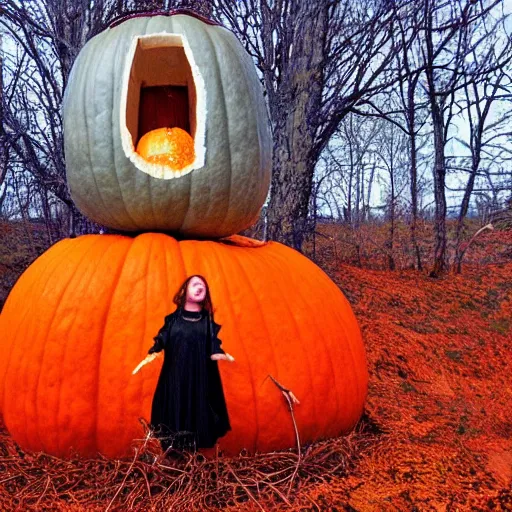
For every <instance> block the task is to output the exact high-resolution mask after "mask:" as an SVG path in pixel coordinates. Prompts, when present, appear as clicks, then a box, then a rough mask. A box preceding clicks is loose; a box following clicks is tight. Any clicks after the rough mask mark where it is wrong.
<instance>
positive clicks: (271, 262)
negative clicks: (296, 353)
mask: <svg viewBox="0 0 512 512" xmlns="http://www.w3.org/2000/svg"><path fill="white" fill-rule="evenodd" d="M276 245H278V246H280V245H281V244H280V243H279V242H273V243H272V244H271V246H274V247H275V246H276ZM289 250H290V251H295V249H291V248H290V249H289ZM295 252H297V251H295ZM271 256H272V257H270V258H268V259H267V263H268V265H273V266H274V268H277V269H278V270H281V268H282V267H281V265H276V260H277V261H279V259H276V257H275V256H276V255H275V253H274V252H272V253H271ZM288 266H289V258H288V259H287V260H285V265H284V267H285V268H287V267H288ZM274 286H276V287H278V288H279V289H280V290H282V288H281V287H280V284H279V282H277V281H275V282H274ZM283 303H284V306H285V308H286V310H287V311H288V313H289V316H290V317H291V318H292V322H293V325H294V326H295V336H296V337H297V339H299V340H300V343H298V345H299V346H300V347H301V348H302V350H303V353H304V359H305V360H306V361H307V363H306V367H307V369H308V376H309V383H310V386H311V388H310V389H311V391H312V390H314V389H315V387H316V386H315V383H314V380H313V373H312V371H311V365H310V364H309V360H308V351H307V349H306V345H305V343H304V338H303V334H302V330H301V328H300V326H299V324H298V322H297V319H296V318H295V316H294V314H293V312H292V310H291V308H290V305H289V304H288V301H286V300H285V301H283ZM290 328H291V326H290ZM283 385H285V386H286V385H287V384H286V383H284V384H283ZM292 391H293V390H292ZM311 403H312V411H313V417H314V421H313V422H312V423H311V424H312V425H318V424H319V423H318V419H319V415H318V412H317V404H316V400H315V397H314V396H312V399H311ZM316 429H318V427H316ZM315 436H316V432H315Z"/></svg>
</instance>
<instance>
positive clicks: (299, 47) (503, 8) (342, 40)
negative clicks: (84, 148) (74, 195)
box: [0, 0, 512, 276]
mask: <svg viewBox="0 0 512 512" xmlns="http://www.w3.org/2000/svg"><path fill="white" fill-rule="evenodd" d="M183 6H184V7H191V8H194V9H196V10H198V11H200V12H202V13H203V14H206V15H208V16H210V17H213V18H215V19H217V20H219V21H220V22H222V23H223V24H224V26H226V27H228V28H230V29H231V30H233V32H234V33H235V34H236V35H237V36H238V37H239V38H240V40H241V41H242V43H243V44H244V45H245V47H246V48H247V50H248V52H249V53H250V54H251V56H252V57H253V59H254V62H255V64H256V65H257V67H258V69H259V72H260V77H261V81H262V85H263V89H264V93H265V96H266V99H267V102H268V109H269V113H270V117H271V121H272V128H273V135H274V156H273V158H274V161H273V177H272V186H271V192H270V196H269V199H268V204H267V206H266V207H265V208H264V209H263V211H262V216H261V219H260V222H259V223H258V225H257V226H256V227H255V228H254V230H252V233H251V234H253V235H254V236H259V237H265V238H267V239H273V240H279V241H281V242H283V243H286V244H288V245H290V246H292V247H295V248H296V249H299V250H301V249H303V247H304V246H305V245H306V244H308V247H311V246H312V247H313V249H312V250H313V251H314V247H315V240H316V237H318V236H325V235H322V234H321V233H320V231H319V224H320V223H322V222H326V221H330V222H336V223H340V224H343V225H344V226H345V227H346V228H347V229H349V230H350V232H353V233H358V232H359V230H361V229H362V228H363V227H364V226H367V225H368V224H379V225H381V226H384V227H385V233H386V236H385V240H384V241H383V242H382V251H384V252H385V254H386V257H387V262H388V266H389V268H390V269H394V268H396V266H397V262H396V255H395V244H396V236H397V229H398V228H399V227H400V229H401V230H403V229H406V231H407V237H408V240H409V243H408V248H409V249H408V251H409V252H408V255H407V257H408V259H409V262H408V265H410V266H414V268H417V269H428V270H429V271H430V272H431V274H432V275H433V276H436V275H440V274H441V273H443V272H445V271H446V270H447V269H448V267H449V266H451V265H453V266H454V268H458V269H459V270H460V267H461V262H462V259H463V257H464V252H465V250H466V249H467V247H468V242H469V241H470V240H471V239H472V237H474V235H475V234H476V233H477V232H478V230H479V229H480V228H482V227H485V226H487V225H488V224H491V226H492V225H493V223H494V224H496V222H500V223H501V226H505V227H507V226H510V223H511V221H510V210H511V202H512V165H511V159H512V132H511V131H510V121H511V119H510V118H511V113H510V107H511V106H512V103H511V101H512V96H511V92H512V83H511V74H510V73H511V70H512V64H511V58H512V40H511V37H510V33H511V31H512V21H511V20H510V17H509V15H508V14H507V2H505V1H503V0H502V1H500V0H450V1H447V0H395V1H389V0H368V1H366V2H360V1H356V0H348V1H347V0H344V1H341V0H329V1H327V0H309V1H308V2H295V1H289V0H274V1H270V2H266V1H259V0H236V1H235V0H214V1H212V2H205V1H188V2H186V1H185V2H183V1H182V2H179V1H178V2H172V1H158V2H145V1H131V0H100V1H94V2H91V1H88V0H64V1H61V0H24V1H20V0H4V1H3V2H2V6H1V7H0V15H1V18H0V36H1V39H0V57H1V60H0V67H1V74H0V76H1V82H0V90H1V124H0V139H1V143H0V220H2V221H16V222H18V223H21V224H22V225H23V226H25V227H26V232H27V236H28V238H29V240H30V229H29V227H28V226H29V225H34V223H38V224H39V225H40V226H42V227H43V229H44V233H45V244H46V245H47V246H49V245H51V244H52V243H54V242H55V241H56V240H58V239H60V238H63V237H66V236H70V235H75V234H80V233H87V232H98V231H99V230H100V229H101V228H102V227H101V226H98V225H95V224H93V223H91V222H89V221H87V219H85V218H84V217H83V216H82V215H81V214H80V213H79V212H78V211H77V210H76V208H75V207H74V205H73V203H72V201H71V199H70V196H69V192H68V188H67V185H66V176H65V156H64V151H63V137H62V118H61V103H62V97H63V91H64V88H65V86H66V81H67V77H68V75H69V72H70V70H71V67H72V64H73V61H74V59H75V57H76V56H77V54H78V52H79V51H80V48H81V47H82V46H83V45H84V44H85V43H86V41H87V40H88V39H89V38H91V37H92V36H94V35H95V34H97V33H98V32H100V31H101V30H103V29H105V28H106V27H108V26H109V24H110V23H111V22H112V21H113V20H114V19H116V18H117V17H119V16H121V15H125V14H127V13H129V12H133V11H155V10H167V9H171V8H175V7H183ZM90 100H91V101H94V98H91V99H90ZM468 219H469V220H470V221H471V222H468ZM425 222H428V223H429V224H428V225H429V229H430V230H431V231H432V236H433V240H434V248H433V251H432V253H431V254H429V255H428V256H425V254H423V253H422V251H421V248H420V243H419V236H422V235H420V234H419V225H420V224H421V225H422V226H423V225H424V223H425ZM447 223H450V226H451V229H450V231H449V232H448V230H447ZM487 229H490V227H488V228H487ZM106 231H108V230H106ZM477 236H478V235H477ZM447 247H452V251H451V253H450V254H448V249H447Z"/></svg>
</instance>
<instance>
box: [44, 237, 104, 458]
mask: <svg viewBox="0 0 512 512" xmlns="http://www.w3.org/2000/svg"><path fill="white" fill-rule="evenodd" d="M95 241H97V242H98V244H96V245H98V246H100V249H101V245H103V244H104V242H105V239H96V240H95ZM96 250H97V249H96V247H95V250H94V252H96ZM107 253H108V250H104V251H103V254H102V258H104V257H105V255H106V254H107ZM87 260H88V261H89V258H87ZM100 261H101V259H100V260H99V261H98V260H96V259H95V258H94V257H93V258H92V261H91V267H92V272H90V273H89V271H90V270H91V269H87V268H84V266H83V265H82V264H81V261H80V262H78V263H76V268H77V269H79V270H80V271H81V275H79V278H80V280H83V279H86V278H88V281H89V282H90V279H91V278H92V277H93V276H94V275H95V274H96V273H97V272H98V271H99V272H101V269H102V268H103V267H102V266H101V265H100V264H99V262H100ZM84 276H85V277H84ZM75 277H77V273H76V272H75V273H74V274H73V276H72V278H71V280H70V281H69V282H68V284H67V285H66V287H65V291H67V290H68V289H69V286H70V285H71V281H73V279H75ZM60 302H61V301H59V304H60ZM56 309H58V308H56ZM77 316H78V315H77V314H76V312H75V316H74V317H73V320H72V322H71V323H70V325H69V328H68V332H70V333H72V332H73V327H74V325H75V323H76V320H77ZM50 329H51V326H50ZM70 348H72V347H71V344H70V343H64V350H63V351H62V355H61V357H60V360H59V362H58V365H59V367H60V368H66V367H67V365H66V358H67V356H68V353H69V349H70ZM56 364H57V363H56ZM41 366H43V365H41ZM59 377H60V378H59V385H58V389H59V397H58V400H57V407H56V413H55V423H56V424H57V425H60V424H61V422H60V420H59V417H60V414H61V404H62V402H63V399H62V392H63V390H64V389H65V386H63V381H64V380H65V378H66V376H65V375H64V372H62V371H61V372H60V374H59ZM38 387H39V385H38ZM38 418H40V415H39V414H38ZM37 427H38V431H39V430H42V431H44V428H41V426H40V424H39V423H38V425H37ZM60 441H61V438H60V437H59V436H58V434H56V436H55V438H54V439H52V441H51V445H53V446H56V447H57V451H58V452H59V453H64V451H65V449H64V448H62V449H61V446H60Z"/></svg>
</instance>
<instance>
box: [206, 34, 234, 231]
mask: <svg viewBox="0 0 512 512" xmlns="http://www.w3.org/2000/svg"><path fill="white" fill-rule="evenodd" d="M205 34H206V37H207V38H208V40H209V41H210V45H211V47H212V49H213V54H214V55H215V59H213V62H214V64H215V69H216V71H217V76H218V78H219V81H218V84H219V86H220V87H219V88H220V92H221V95H220V96H221V101H220V104H221V105H222V110H223V114H224V115H223V119H224V120H225V121H224V126H225V128H224V130H223V132H224V133H226V134H227V135H228V142H227V144H226V147H227V155H228V160H229V162H228V164H229V189H228V191H227V192H226V193H225V195H226V197H227V202H228V207H227V208H226V209H225V212H224V217H223V218H222V220H219V222H218V223H217V230H218V231H222V229H221V228H222V226H223V225H224V223H225V221H226V219H227V217H228V216H229V213H230V210H231V208H230V207H231V190H232V187H233V170H232V168H231V166H232V164H233V156H232V154H231V144H230V143H229V116H228V108H227V105H226V98H225V97H224V81H223V76H222V70H221V69H220V65H219V55H218V53H217V47H216V45H215V42H214V40H213V37H212V34H210V31H209V30H205ZM210 194H211V190H210ZM208 203H209V204H211V201H208ZM209 209H210V208H208V210H209Z"/></svg>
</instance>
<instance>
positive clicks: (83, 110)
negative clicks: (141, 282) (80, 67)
mask: <svg viewBox="0 0 512 512" xmlns="http://www.w3.org/2000/svg"><path fill="white" fill-rule="evenodd" d="M101 39H102V38H98V39H96V41H95V42H96V43H97V44H96V45H95V46H94V49H95V50H96V47H97V46H98V45H99V43H101V42H102V41H101ZM91 41H92V40H91ZM91 44H92V43H91ZM105 47H106V45H105ZM94 56H95V54H94V53H93V52H89V53H88V54H87V55H86V57H88V58H87V59H86V60H85V62H84V67H85V73H86V74H87V75H91V72H90V69H89V68H90V65H91V61H94V64H95V65H96V66H99V65H100V64H101V63H102V62H101V61H100V60H99V59H93V58H92V57H94ZM96 69H97V67H95V68H94V70H95V71H96ZM92 76H95V75H94V74H92ZM94 85H95V84H94V80H86V81H84V82H83V91H84V93H85V94H83V95H82V96H83V99H82V102H81V116H82V118H83V122H84V125H85V133H86V141H87V148H86V149H87V151H86V153H87V160H88V162H89V165H88V166H87V167H88V169H93V165H92V158H91V154H92V153H91V150H92V149H94V148H91V138H92V139H94V134H93V133H92V134H91V129H90V128H89V122H88V120H87V105H86V101H87V100H88V99H89V97H91V98H93V97H94V95H89V94H88V93H90V89H91V88H93V87H94ZM80 92H81V91H80ZM93 128H94V127H93ZM93 132H94V130H93ZM91 135H92V137H91ZM90 174H91V175H92V178H93V181H94V187H95V189H96V194H97V196H98V197H99V199H100V200H101V204H102V205H103V208H102V213H105V212H106V214H107V215H106V218H107V219H112V220H113V221H114V225H119V222H118V220H117V219H116V218H115V217H114V216H113V215H112V213H111V211H110V209H109V208H108V207H107V204H106V203H105V199H104V198H103V196H102V194H101V188H102V187H99V186H98V182H97V180H96V175H95V173H94V172H91V173H90ZM73 188H74V187H73ZM75 190H76V189H75ZM82 201H83V199H82V196H81V195H80V202H82ZM87 201H88V199H86V200H85V201H84V202H87ZM77 206H78V205H77ZM107 222H108V223H110V221H107ZM105 224H106V223H105Z"/></svg>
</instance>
